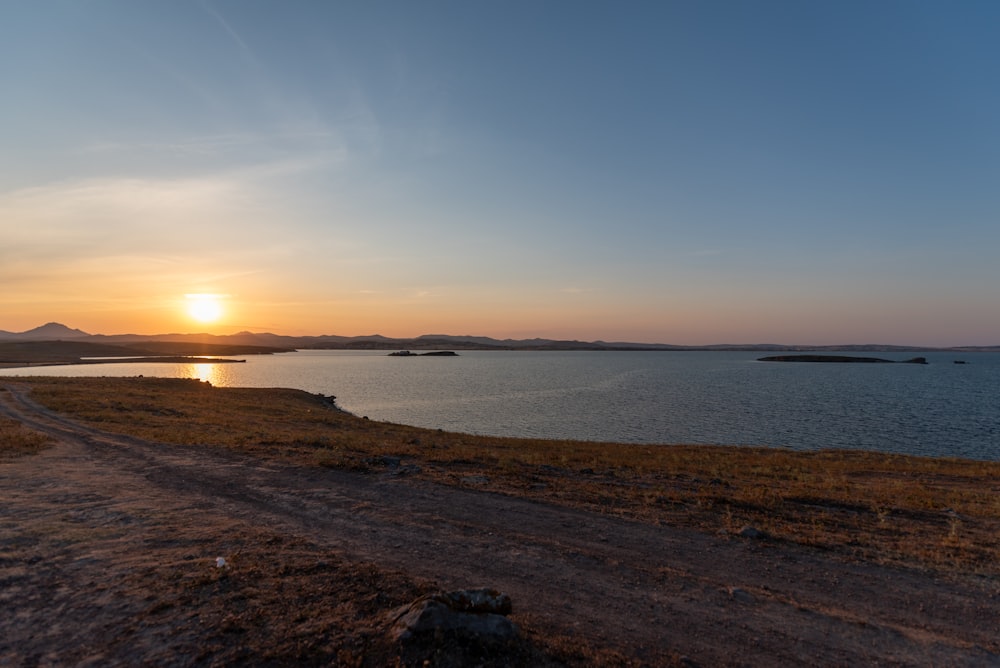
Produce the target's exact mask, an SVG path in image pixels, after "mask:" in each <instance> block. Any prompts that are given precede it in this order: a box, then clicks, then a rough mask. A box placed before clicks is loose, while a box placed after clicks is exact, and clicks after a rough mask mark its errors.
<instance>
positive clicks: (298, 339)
mask: <svg viewBox="0 0 1000 668" xmlns="http://www.w3.org/2000/svg"><path fill="white" fill-rule="evenodd" d="M60 340H72V341H89V342H92V343H105V344H125V343H129V344H135V343H142V342H153V341H170V342H176V343H199V344H220V345H241V346H271V347H280V348H294V349H307V350H397V349H413V350H436V349H442V348H455V349H459V350H622V351H625V350H648V351H656V350H663V351H670V350H675V351H684V350H688V351H698V350H702V351H713V350H714V351H727V350H732V351H740V350H746V351H856V352H915V351H935V350H940V351H963V352H976V351H981V352H1000V345H996V346H948V347H934V346H898V345H889V344H843V345H821V346H816V345H806V344H780V343H744V344H729V343H727V344H709V345H696V346H691V345H674V344H668V343H635V342H627V341H615V342H605V341H578V340H566V339H544V338H531V339H509V338H508V339H495V338H492V337H488V336H473V335H471V334H466V335H459V336H456V335H452V334H422V335H420V336H416V337H405V338H393V337H387V336H382V335H380V334H368V335H363V336H340V335H336V334H320V335H311V336H288V335H284V334H273V333H271V332H250V331H242V332H238V333H236V334H208V333H206V332H201V333H179V332H174V333H169V334H89V333H87V332H84V331H83V330H80V329H73V328H71V327H68V326H66V325H64V324H62V323H58V322H48V323H46V324H44V325H41V326H40V327H35V328H34V329H29V330H27V331H25V332H8V331H5V330H0V341H60Z"/></svg>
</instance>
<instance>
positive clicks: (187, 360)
mask: <svg viewBox="0 0 1000 668" xmlns="http://www.w3.org/2000/svg"><path fill="white" fill-rule="evenodd" d="M133 363H134V364H142V363H146V364H160V363H162V364H244V363H246V360H237V359H230V358H228V357H193V356H186V355H173V356H155V357H114V358H106V359H94V360H88V359H77V360H73V361H59V360H35V361H17V362H0V369H28V368H32V369H33V368H38V367H46V366H86V365H92V364H133Z"/></svg>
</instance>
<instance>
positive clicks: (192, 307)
mask: <svg viewBox="0 0 1000 668" xmlns="http://www.w3.org/2000/svg"><path fill="white" fill-rule="evenodd" d="M184 296H185V297H186V298H187V300H188V304H187V312H188V315H189V316H191V317H192V318H194V319H195V320H197V321H198V322H204V323H209V322H215V321H216V320H218V319H219V318H221V317H222V297H223V296H222V295H213V294H209V293H203V292H199V293H195V294H189V295H184Z"/></svg>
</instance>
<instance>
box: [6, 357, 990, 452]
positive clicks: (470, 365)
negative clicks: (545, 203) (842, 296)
mask: <svg viewBox="0 0 1000 668" xmlns="http://www.w3.org/2000/svg"><path fill="white" fill-rule="evenodd" d="M761 355H762V353H742V352H739V353H716V352H599V353H598V352H479V351H475V352H463V353H461V354H460V355H459V356H458V357H416V358H398V357H388V356H387V355H386V354H385V353H384V352H353V351H351V352H348V351H302V352H298V353H289V354H283V355H274V356H263V357H254V356H250V357H248V358H247V363H246V364H218V365H212V364H107V365H101V366H99V367H95V366H68V367H44V368H35V369H10V370H6V371H2V372H0V373H2V374H3V375H17V374H28V373H30V374H36V375H67V376H86V375H105V376H135V375H139V374H142V375H147V376H153V375H158V376H173V377H195V378H201V379H202V380H208V381H210V382H211V383H212V384H213V385H217V386H242V387H294V388H300V389H303V390H308V391H310V392H318V393H322V394H327V395H329V394H333V395H336V396H337V403H338V405H340V406H341V407H343V408H344V409H346V410H348V411H351V412H352V413H355V414H358V415H367V416H369V417H370V418H372V419H377V420H388V421H392V422H400V423H404V424H412V425H418V426H422V427H431V428H442V429H446V430H455V431H463V432H471V433H477V434H495V435H508V436H529V437H541V438H573V439H586V440H600V441H619V442H633V443H706V444H737V445H758V444H759V445H770V446H786V447H791V448H797V449H817V448H830V447H833V448H852V449H866V450H882V451H889V452H903V453H910V454H919V455H932V456H956V457H969V458H975V459H989V460H1000V354H992V353H978V354H971V353H970V354H958V353H930V354H927V355H926V357H927V358H928V360H929V361H930V364H929V365H927V366H922V365H911V364H899V365H885V364H870V365H869V364H787V363H785V364H782V363H766V362H758V361H756V360H757V358H758V357H760V356H761ZM877 356H879V357H885V358H889V359H906V358H909V357H912V356H913V355H911V354H904V355H893V354H885V353H880V354H878V355H877ZM955 359H964V360H966V361H967V362H968V364H965V365H957V364H953V360H955Z"/></svg>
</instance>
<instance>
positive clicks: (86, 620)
mask: <svg viewBox="0 0 1000 668" xmlns="http://www.w3.org/2000/svg"><path fill="white" fill-rule="evenodd" d="M8 388H9V389H10V390H11V391H8V392H0V399H2V402H0V414H2V415H6V416H8V417H12V418H15V419H17V420H19V421H21V422H22V423H24V424H25V425H27V426H29V427H31V428H33V429H36V430H39V431H43V432H45V433H47V434H49V435H51V436H52V437H53V438H54V439H55V440H56V441H57V444H56V445H55V447H52V448H49V449H47V450H44V451H42V452H41V453H39V454H36V455H31V456H26V457H21V458H18V459H13V460H9V461H2V462H0V499H2V509H0V587H2V588H0V600H2V604H3V607H4V613H3V617H2V619H0V664H2V665H15V666H19V665H20V666H35V665H95V666H96V665H112V664H119V665H127V664H141V663H152V664H159V665H197V664H199V663H204V664H212V663H215V664H219V663H225V662H240V661H244V662H245V661H248V660H249V661H250V663H255V662H256V661H253V660H250V659H247V658H246V657H243V659H239V660H237V659H238V655H233V654H228V655H227V654H225V653H224V652H223V653H219V652H216V653H215V654H213V653H212V651H214V650H212V651H207V650H206V649H205V647H204V643H205V642H207V641H206V638H210V639H211V642H214V643H225V642H227V641H226V640H225V636H224V634H222V635H220V632H219V629H218V628H211V629H208V630H206V625H215V626H218V625H220V624H224V623H225V619H224V618H223V619H218V618H215V617H212V616H211V615H208V614H207V613H203V612H200V608H199V606H205V605H208V604H207V603H205V602H204V600H196V599H191V600H187V599H185V601H184V603H183V605H182V604H180V603H178V602H177V600H175V599H176V597H175V599H169V596H168V595H167V594H164V593H163V591H166V590H169V591H174V592H175V593H176V591H179V590H178V589H177V587H181V585H183V584H184V583H185V582H187V583H189V584H190V582H192V581H194V580H197V581H198V582H200V584H199V586H201V587H203V588H204V587H210V588H211V587H214V588H215V589H212V591H220V590H219V587H220V586H222V585H220V584H219V582H220V580H219V578H220V573H222V571H220V569H217V568H216V567H215V564H216V558H217V557H219V556H223V557H225V558H227V559H228V565H227V568H232V569H233V571H232V575H231V577H232V578H234V580H233V581H236V580H235V578H236V577H237V575H238V572H239V569H240V567H241V563H246V564H247V573H250V572H251V570H253V569H251V567H250V566H251V565H250V563H249V558H248V557H246V556H245V555H250V554H253V555H255V557H254V558H255V559H262V558H265V557H266V558H267V559H271V560H276V561H280V560H281V559H282V558H283V557H282V554H283V552H282V549H280V543H281V542H282V541H285V543H286V544H287V545H288V546H289V547H288V549H287V558H288V559H289V562H290V563H291V562H293V561H295V559H298V558H299V557H300V556H301V551H297V550H298V548H295V547H294V546H301V545H307V546H309V549H310V550H313V551H314V552H315V553H317V554H318V553H322V554H327V555H329V558H330V559H331V560H334V561H336V562H337V563H345V564H361V563H371V564H374V565H375V566H376V567H377V568H379V569H386V572H387V573H403V574H405V575H406V576H407V577H412V578H416V579H417V580H420V581H431V582H433V583H435V585H437V586H440V587H442V588H445V589H461V588H469V587H478V586H490V587H495V588H497V589H500V590H502V591H504V592H506V593H508V594H509V595H510V596H511V598H512V599H513V602H514V610H515V614H514V620H515V621H516V622H517V623H518V624H519V625H521V626H522V627H523V628H526V629H530V630H531V632H532V633H534V634H536V636H537V637H544V636H546V635H551V636H553V637H560V636H561V637H570V638H578V639H580V640H581V642H586V643H589V645H590V646H592V647H595V648H599V649H605V650H607V651H608V652H610V653H611V654H608V655H607V656H613V653H615V652H617V653H618V654H620V655H622V656H625V657H628V658H629V659H630V660H631V661H632V662H634V663H637V664H647V665H663V664H667V663H677V662H678V661H680V662H681V663H684V664H688V665H704V666H716V665H734V666H735V665H750V666H756V665H760V666H773V665H801V664H812V665H816V666H857V665H938V666H944V665H947V666H966V665H967V666H987V665H1000V583H998V582H996V581H995V580H994V579H973V578H955V579H950V578H943V577H939V576H932V575H929V574H926V573H922V572H917V571H910V570H901V569H895V568H891V567H885V566H880V565H873V564H869V563H852V562H848V561H846V560H844V558H843V557H838V556H831V555H829V554H825V553H822V552H818V551H815V550H808V549H804V548H799V547H795V546H790V545H787V544H783V543H778V542H774V541H770V540H766V539H763V540H760V539H750V538H741V537H737V536H732V535H730V536H720V535H706V534H703V533H699V532H695V531H691V530H685V529H678V528H671V527H663V526H652V525H648V524H643V523H638V522H631V521H626V520H621V519H616V518H612V517H607V516H602V515H598V514H593V513H589V512H585V511H580V510H574V509H568V508H562V507H557V506H552V505H544V504H540V503H535V502H530V501H524V500H518V499H512V498H508V497H505V496H501V495H496V494H490V493H484V492H477V491H474V490H463V489H457V488H453V487H446V486H440V485H435V484H430V483H427V482H420V481H416V480H413V479H410V478H407V477H406V476H399V475H396V476H392V475H364V474H358V473H353V472H344V471H336V470H329V469H318V468H304V467H295V466H288V465H281V464H276V463H273V462H262V461H259V460H255V459H251V458H246V457H241V456H237V455H234V454H231V453H227V452H222V451H219V450H215V449H211V448H204V449H199V448H192V447H180V446H172V445H165V444H161V443H153V442H147V441H142V440H138V439H133V438H128V437H123V436H118V435H111V434H107V433H104V432H101V431H98V430H95V429H92V428H89V427H84V426H81V425H79V424H77V423H75V422H73V421H71V420H69V419H66V418H64V417H61V416H59V415H57V414H54V413H52V412H50V411H48V410H46V409H44V408H42V407H40V406H38V405H36V404H34V403H32V402H31V401H30V400H29V399H27V398H26V397H25V396H24V394H23V393H22V392H21V391H20V390H18V388H17V386H16V384H10V385H8ZM275 542H277V543H279V545H278V547H275ZM265 543H266V544H267V545H270V546H271V547H270V548H268V549H267V550H264V547H263V546H264V544H265ZM262 550H263V551H262ZM244 559H246V561H245V562H243V561H241V560H244ZM314 561H315V560H314ZM296 563H297V562H296ZM323 563H325V562H323ZM254 568H256V569H257V570H256V571H253V572H258V573H264V566H263V565H261V564H257V565H255V566H254ZM223 574H224V573H223ZM144 577H145V578H146V580H143V578H144ZM150 577H158V578H161V579H162V578H175V579H176V581H177V583H178V584H177V587H175V588H174V589H169V588H166V589H164V588H163V587H160V585H151V584H149V583H148V580H149V578H150ZM199 578H200V580H198V579H199ZM192 579H194V580H192ZM304 581H308V578H306V580H304ZM241 582H242V580H241ZM144 583H145V584H144ZM223 584H225V583H223ZM273 586H277V585H276V584H275V582H273V581H270V580H268V579H267V578H262V579H261V581H260V582H259V583H258V585H257V588H258V589H261V588H266V587H273ZM303 586H304V587H306V588H307V589H306V590H308V587H309V585H303ZM164 587H165V585H164ZM144 588H145V591H144ZM161 589H163V591H161ZM306 590H294V591H298V592H299V593H298V594H295V595H297V596H304V595H305V594H303V593H301V592H302V591H306ZM199 591H201V590H199ZM293 593H294V592H293ZM332 595H333V594H331V596H332ZM165 597H166V598H165ZM285 598H286V599H287V598H288V596H286V597H285ZM293 598H294V597H293ZM164 601H167V603H164ZM291 603H292V604H294V600H292V601H291ZM310 605H315V601H313V602H312V603H310ZM206 609H207V608H206ZM154 612H155V613H157V614H158V615H159V616H155V615H154ZM283 614H287V612H286V613H283ZM136 620H140V621H141V623H139V622H137V621H136ZM150 620H154V621H155V624H154V623H153V621H150ZM302 625H305V626H303V628H307V627H308V623H307V621H303V622H302ZM300 626H301V625H300ZM308 632H310V633H324V631H323V630H322V629H313V630H312V631H308ZM206 634H208V635H206ZM236 635H238V634H236ZM220 638H221V639H220ZM233 642H236V640H234V641H233ZM331 642H334V641H331ZM337 642H343V641H342V640H340V641H337ZM213 647H214V646H213ZM359 647H360V645H359ZM216 649H217V648H216ZM327 649H328V651H330V652H333V655H332V656H331V655H326V656H325V658H324V657H321V660H320V661H319V662H324V661H325V662H333V663H338V662H340V663H349V662H348V661H347V660H346V659H344V660H343V661H338V660H337V659H336V656H337V655H336V651H337V650H338V648H337V647H330V648H327ZM213 657H214V658H213ZM220 657H223V658H221V659H220ZM225 657H229V659H231V661H229V659H225ZM258 658H260V657H258ZM341 658H343V655H342V656H341ZM278 663H281V661H280V660H279V661H278Z"/></svg>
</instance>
